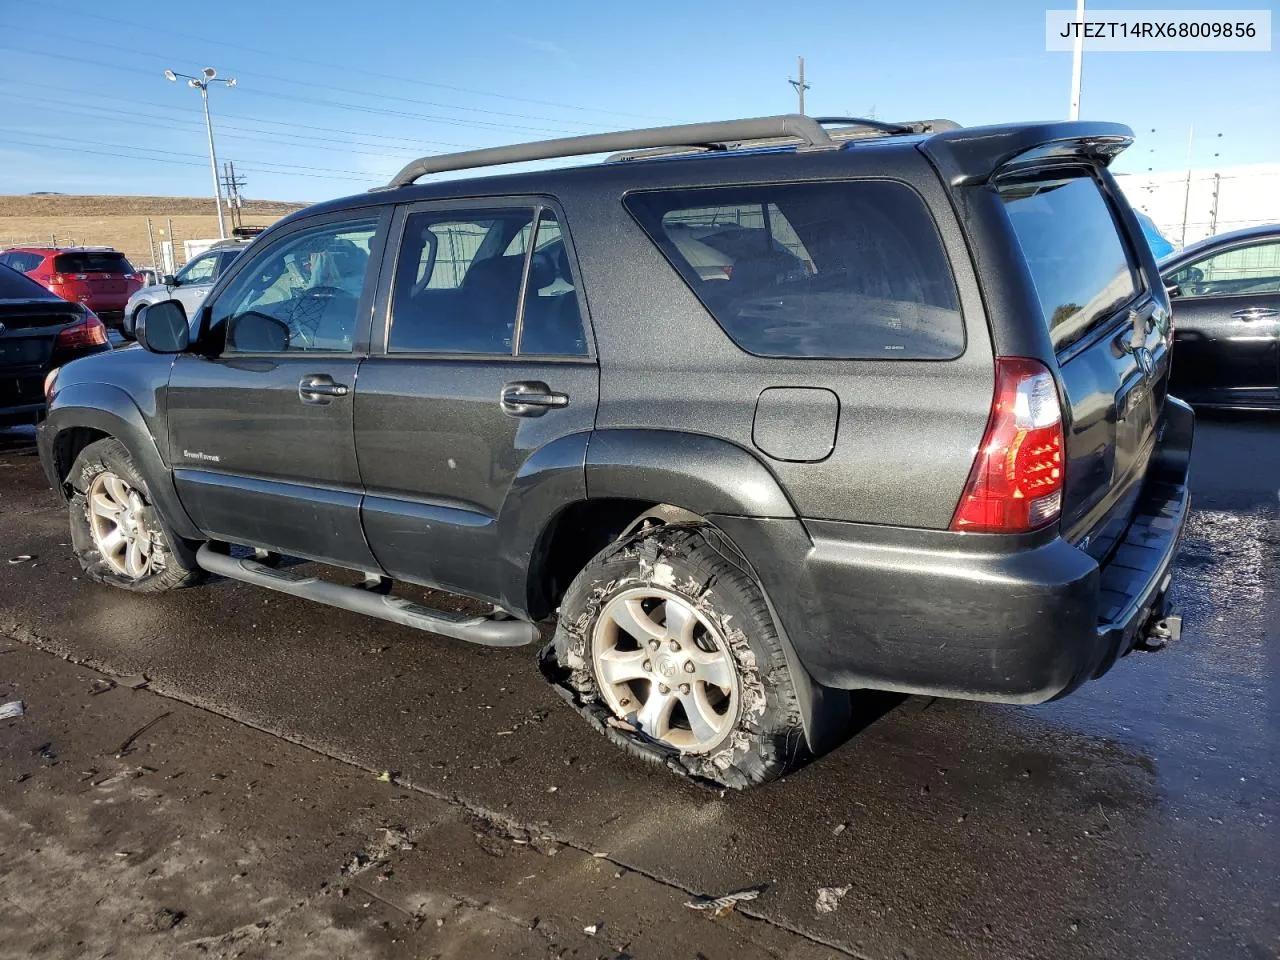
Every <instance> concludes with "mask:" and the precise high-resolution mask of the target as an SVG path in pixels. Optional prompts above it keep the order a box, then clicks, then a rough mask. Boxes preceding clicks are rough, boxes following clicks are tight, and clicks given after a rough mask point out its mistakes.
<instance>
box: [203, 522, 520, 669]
mask: <svg viewBox="0 0 1280 960" xmlns="http://www.w3.org/2000/svg"><path fill="white" fill-rule="evenodd" d="M196 563H198V564H199V565H200V566H201V568H203V569H205V570H208V571H209V572H210V573H216V574H218V575H219V576H223V577H227V578H228V579H231V580H243V581H244V582H245V583H252V584H254V585H255V586H259V587H266V588H267V589H268V590H277V591H279V592H280V593H287V594H289V595H290V596H294V597H302V598H303V599H304V600H315V601H316V602H318V603H324V604H328V605H329V606H331V607H338V608H340V609H342V610H350V611H351V612H353V613H362V614H364V615H365V616H367V617H378V618H379V619H381V620H390V621H391V622H392V623H398V624H400V625H401V626H403V627H413V628H414V629H415V630H425V631H427V632H428V633H436V634H439V635H440V636H443V637H452V638H453V639H455V640H468V641H470V642H471V643H480V644H484V645H485V646H488V647H519V646H523V645H524V644H526V643H533V642H534V641H535V640H539V639H541V634H540V633H539V632H538V628H537V627H536V626H535V625H534V624H532V623H530V622H529V621H528V620H516V619H505V620H498V619H495V618H494V617H480V616H475V615H467V614H458V613H451V612H450V611H448V610H436V609H433V608H431V607H424V606H423V605H422V604H420V603H414V602H412V601H410V600H405V599H403V598H401V597H389V596H380V595H378V594H376V593H370V592H369V591H368V590H362V589H361V588H359V587H344V586H342V584H339V583H332V582H330V581H328V580H322V579H320V578H319V577H300V576H297V575H295V574H292V573H290V572H289V571H287V570H274V569H272V568H271V567H267V566H263V565H262V564H261V563H258V562H257V561H255V560H250V559H247V558H239V557H232V556H228V555H227V554H225V553H218V552H216V551H215V550H212V549H210V547H209V544H207V543H206V544H204V545H203V546H201V547H200V549H199V551H197V552H196Z"/></svg>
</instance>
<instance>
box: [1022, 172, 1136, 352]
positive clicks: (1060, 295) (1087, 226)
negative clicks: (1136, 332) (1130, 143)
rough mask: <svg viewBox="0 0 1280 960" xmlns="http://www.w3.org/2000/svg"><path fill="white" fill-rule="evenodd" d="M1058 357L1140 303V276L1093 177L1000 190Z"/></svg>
mask: <svg viewBox="0 0 1280 960" xmlns="http://www.w3.org/2000/svg"><path fill="white" fill-rule="evenodd" d="M998 189H999V191H1000V199H1001V200H1002V201H1003V203H1004V209H1005V212H1006V213H1007V214H1008V217H1009V222H1010V223H1011V224H1012V225H1013V232H1014V233H1015V234H1016V235H1017V238H1018V245H1019V246H1020V247H1021V249H1022V255H1023V257H1025V258H1026V261H1027V267H1028V269H1029V270H1030V271H1031V279H1032V281H1033V282H1034V283H1035V289H1036V296H1037V297H1038V298H1039V300H1040V309H1041V312H1042V313H1043V314H1044V321H1045V324H1046V325H1047V326H1048V328H1049V335H1050V337H1051V338H1052V340H1053V345H1054V348H1055V349H1058V350H1061V349H1062V348H1063V347H1066V346H1068V345H1070V344H1071V343H1074V342H1075V341H1076V340H1079V339H1080V338H1081V337H1083V336H1084V335H1085V334H1086V333H1088V332H1089V331H1090V330H1091V329H1093V327H1094V326H1096V325H1097V324H1099V323H1101V322H1102V321H1104V320H1106V319H1107V318H1108V317H1109V316H1111V315H1112V314H1114V313H1115V312H1116V311H1117V310H1118V309H1120V308H1121V307H1123V306H1124V305H1125V304H1126V303H1128V302H1129V301H1131V300H1133V299H1134V297H1136V296H1137V294H1138V290H1139V283H1138V273H1137V270H1136V268H1135V267H1134V264H1133V259H1132V256H1131V254H1130V252H1129V247H1128V245H1127V244H1126V243H1125V241H1124V238H1123V236H1122V234H1121V231H1120V226H1119V224H1118V222H1117V221H1116V218H1115V214H1114V212H1113V210H1112V209H1111V205H1110V203H1108V201H1107V199H1106V197H1105V196H1103V194H1102V190H1101V188H1100V187H1099V186H1098V183H1097V181H1096V180H1094V179H1093V178H1092V177H1091V176H1088V175H1076V176H1063V177H1050V178H1044V179H1036V180H1026V181H1018V182H1016V183H1009V184H1004V185H1002V186H1000V187H999V188H998Z"/></svg>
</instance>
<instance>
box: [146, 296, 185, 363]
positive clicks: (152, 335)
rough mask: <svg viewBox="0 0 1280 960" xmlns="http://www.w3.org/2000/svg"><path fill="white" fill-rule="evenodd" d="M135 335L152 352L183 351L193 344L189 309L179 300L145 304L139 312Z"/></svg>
mask: <svg viewBox="0 0 1280 960" xmlns="http://www.w3.org/2000/svg"><path fill="white" fill-rule="evenodd" d="M133 335H134V337H135V338H136V339H137V341H138V343H139V344H141V345H142V347H143V348H144V349H146V350H150V351H151V352H152V353H182V351H184V350H186V349H187V347H189V346H190V345H191V329H190V328H189V327H188V326H187V311H186V310H184V309H182V304H180V303H179V302H178V301H177V300H164V301H162V302H160V303H152V304H150V305H148V306H145V307H143V308H142V309H141V310H139V311H138V312H137V320H136V322H135V323H134V330H133Z"/></svg>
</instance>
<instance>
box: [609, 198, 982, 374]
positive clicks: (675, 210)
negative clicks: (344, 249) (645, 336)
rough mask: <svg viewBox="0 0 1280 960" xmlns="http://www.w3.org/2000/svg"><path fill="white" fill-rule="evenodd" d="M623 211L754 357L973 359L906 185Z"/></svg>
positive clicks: (650, 203)
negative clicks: (967, 356)
mask: <svg viewBox="0 0 1280 960" xmlns="http://www.w3.org/2000/svg"><path fill="white" fill-rule="evenodd" d="M626 204H627V207H628V209H629V210H630V211H631V213H632V214H633V215H634V216H635V217H636V219H637V220H639V221H640V223H641V225H642V226H643V227H644V228H645V230H646V231H647V232H648V234H649V236H650V237H652V238H653V240H654V241H655V242H656V243H657V244H658V245H659V246H660V247H661V248H662V249H663V252H665V253H666V255H667V256H668V257H669V258H670V259H671V261H672V263H674V264H675V265H676V267H677V269H679V271H680V273H681V275H682V276H683V277H684V279H685V281H686V282H687V283H688V284H689V286H690V287H692V288H693V291H694V292H695V293H696V294H697V295H698V298H699V299H700V300H701V301H702V303H703V305H704V306H706V308H707V309H708V310H709V311H710V312H711V314H712V315H713V316H714V317H715V318H716V320H717V321H718V322H719V324H720V326H721V327H723V328H724V330H725V332H726V333H727V334H728V335H729V336H730V337H732V338H733V340H734V341H735V342H736V343H737V344H738V346H740V347H742V349H744V350H746V351H748V352H749V353H753V354H757V355H759V356H766V357H817V358H829V359H884V358H892V359H913V360H947V359H951V358H954V357H957V356H959V355H960V353H961V352H962V351H963V350H964V324H963V321H962V320H961V317H960V308H959V304H958V302H957V299H956V289H955V281H954V279H953V277H952V275H951V268H950V265H949V264H948V263H947V258H946V253H945V252H944V250H943V248H942V241H941V239H940V237H939V236H938V231H937V228H936V227H935V225H934V223H933V219H932V217H931V216H930V214H929V212H928V210H927V209H926V208H925V206H924V202H923V201H922V200H921V199H920V197H919V196H918V195H917V194H916V193H915V192H914V191H913V190H911V189H910V188H909V187H907V186H905V185H903V184H900V183H893V182H890V181H860V182H858V181H846V182H841V183H791V184H768V185H763V186H751V187H728V188H713V189H700V190H679V191H672V192H654V193H637V194H632V195H631V196H630V197H628V198H627V200H626Z"/></svg>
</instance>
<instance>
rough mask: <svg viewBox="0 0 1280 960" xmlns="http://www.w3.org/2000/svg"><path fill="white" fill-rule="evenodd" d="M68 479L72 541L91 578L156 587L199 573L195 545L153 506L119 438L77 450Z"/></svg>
mask: <svg viewBox="0 0 1280 960" xmlns="http://www.w3.org/2000/svg"><path fill="white" fill-rule="evenodd" d="M70 480H71V486H72V491H73V492H72V495H71V501H70V505H69V508H68V510H69V515H70V521H71V542H72V546H73V547H74V549H75V552H76V557H77V558H78V559H79V560H80V566H81V567H82V568H83V569H84V572H85V575H86V576H88V577H89V579H90V580H95V581H97V582H98V583H105V584H109V585H110V586H113V587H120V588H121V589H124V590H132V591H135V592H137V593H159V592H161V591H164V590H173V589H175V588H177V587H185V586H189V585H190V584H193V583H196V582H197V581H199V580H201V579H202V578H203V571H201V570H200V568H199V567H198V566H197V565H196V562H195V549H194V547H193V546H192V545H191V544H188V543H187V542H185V541H183V540H182V539H180V538H179V537H178V536H177V535H176V534H174V532H173V531H172V530H171V529H170V528H169V526H168V525H167V524H166V523H165V522H164V520H163V519H162V518H161V516H160V514H159V513H158V512H157V511H156V509H155V507H154V506H153V505H152V502H151V497H150V495H149V493H148V492H147V485H146V482H145V481H144V480H143V479H142V474H141V473H139V472H138V468H137V467H136V466H135V465H134V462H133V458H132V457H130V456H129V451H128V450H127V449H126V448H125V446H124V444H122V443H121V442H120V441H119V440H116V439H114V438H108V439H106V440H99V441H97V442H96V443H91V444H89V446H87V447H85V448H84V449H83V450H82V451H80V455H79V456H78V457H77V458H76V462H75V464H74V465H73V466H72V468H71V477H70Z"/></svg>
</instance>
